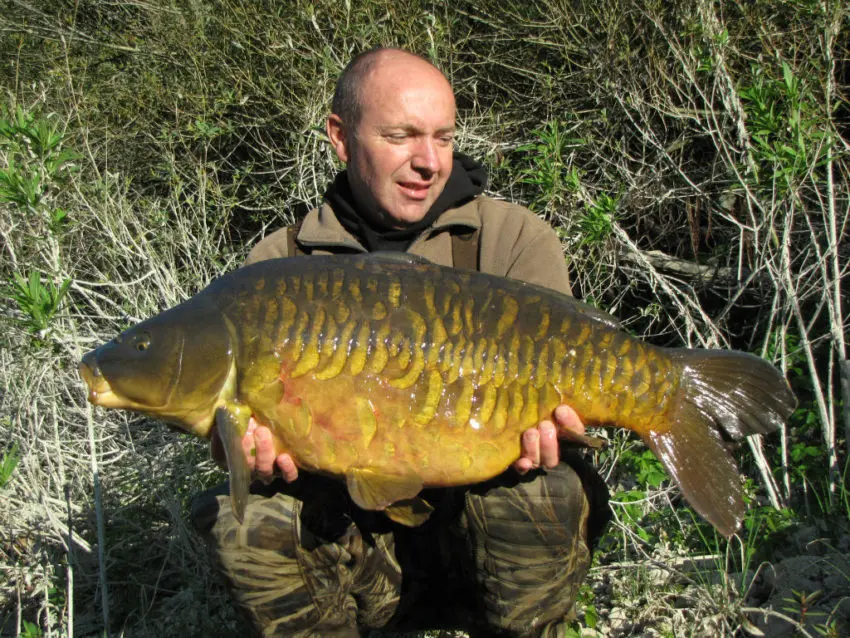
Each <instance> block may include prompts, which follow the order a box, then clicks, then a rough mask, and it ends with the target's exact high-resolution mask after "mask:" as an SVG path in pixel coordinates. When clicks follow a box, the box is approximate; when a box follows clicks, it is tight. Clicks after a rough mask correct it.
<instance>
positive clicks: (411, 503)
mask: <svg viewBox="0 0 850 638" xmlns="http://www.w3.org/2000/svg"><path fill="white" fill-rule="evenodd" d="M433 511H434V506H433V505H431V504H430V503H429V502H428V501H426V500H425V499H423V498H420V497H418V496H417V497H416V498H409V499H407V500H404V501H399V502H398V503H394V504H393V505H390V506H389V507H388V508H387V509H386V510H384V513H385V514H386V515H387V517H388V518H389V519H390V520H393V521H395V522H396V523H400V524H402V525H406V526H407V527H419V526H420V525H422V523H424V522H425V521H427V520H428V519H429V518H430V517H431V512H433Z"/></svg>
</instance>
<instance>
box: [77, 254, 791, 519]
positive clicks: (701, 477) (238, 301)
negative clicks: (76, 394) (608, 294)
mask: <svg viewBox="0 0 850 638" xmlns="http://www.w3.org/2000/svg"><path fill="white" fill-rule="evenodd" d="M142 343H143V344H144V347H138V346H139V344H142ZM175 361H177V362H179V365H178V366H175V364H174V362H175ZM80 371H81V374H82V375H83V378H84V379H85V380H86V383H87V384H88V385H89V388H90V395H89V397H90V400H91V401H92V402H93V403H97V404H100V405H103V406H106V407H115V408H123V409H131V410H137V411H141V412H145V413H148V414H151V415H155V416H159V417H160V418H163V419H165V420H168V421H171V422H172V423H176V424H177V425H179V426H180V427H182V428H184V429H186V430H188V431H190V432H193V433H195V434H198V435H200V436H207V435H209V433H210V431H211V428H212V427H213V425H215V427H216V428H217V430H218V433H219V436H220V437H221V439H222V441H223V443H224V446H225V449H226V451H227V459H228V466H229V468H230V472H231V498H232V500H233V503H234V512H235V513H237V516H239V515H240V514H241V511H242V508H243V507H244V503H245V500H246V499H247V489H248V487H247V486H248V483H249V478H250V471H249V470H248V469H247V462H246V459H245V457H244V452H243V451H242V447H241V439H242V436H243V435H244V432H245V430H246V428H247V423H248V419H249V418H250V416H251V415H254V416H255V418H256V419H257V420H258V421H259V422H260V423H261V424H263V425H267V426H268V427H269V428H270V429H271V431H272V438H273V444H274V447H275V451H276V453H277V452H281V451H286V452H289V453H290V454H291V456H292V457H293V460H294V461H295V463H296V464H297V465H298V466H299V467H300V468H302V469H303V470H306V471H314V472H320V473H324V474H330V475H333V476H338V477H340V478H343V479H344V480H345V481H346V484H347V486H348V490H349V493H350V494H351V497H352V499H353V500H354V502H355V503H356V504H358V505H359V506H361V507H364V508H367V509H375V510H385V511H386V512H387V514H388V515H389V516H390V517H391V518H393V519H394V520H396V521H399V522H401V523H404V524H407V525H416V524H420V523H421V522H422V521H423V520H424V518H426V517H427V512H428V508H427V507H425V506H424V504H422V503H421V502H420V501H421V499H420V498H419V497H418V496H417V495H418V493H419V491H420V490H421V489H422V488H423V487H425V486H432V487H433V486H448V485H462V484H468V483H475V482H478V481H482V480H484V479H487V478H490V477H492V476H495V475H497V474H498V473H500V472H502V471H504V469H505V468H507V467H508V466H509V465H510V463H512V462H513V461H514V460H515V459H516V458H517V457H518V455H519V454H520V439H521V435H522V432H523V431H524V430H525V429H527V428H529V427H532V426H534V425H535V424H537V423H538V422H539V421H540V420H541V419H544V418H548V417H550V416H551V414H552V411H553V410H554V408H555V407H556V406H558V405H559V404H562V403H567V404H569V405H570V406H572V407H573V409H575V410H576V412H577V413H578V414H579V416H580V418H581V419H582V420H583V422H584V423H585V424H586V425H611V426H615V427H621V428H627V429H630V430H633V431H634V432H636V433H637V434H638V435H640V436H641V438H642V439H643V441H644V442H645V443H646V444H647V445H648V446H649V447H650V449H652V450H653V451H654V452H655V453H656V455H657V456H658V457H659V459H660V460H661V462H662V463H663V464H664V466H665V468H666V469H667V470H668V472H669V473H670V475H671V476H672V477H673V479H674V480H676V481H677V482H678V484H679V485H680V487H681V488H682V491H683V493H684V495H685V496H686V498H687V499H688V500H689V501H690V502H691V504H692V505H693V506H694V507H695V508H696V509H697V511H699V512H700V513H701V514H702V515H703V516H705V517H706V518H707V519H708V520H709V521H710V522H712V523H713V524H714V525H715V526H716V527H717V528H718V529H719V530H720V531H721V532H722V533H724V534H731V533H733V532H734V531H735V529H737V527H738V525H739V524H740V521H741V519H742V517H743V510H744V504H743V500H742V498H741V488H740V480H739V476H738V473H737V468H736V466H735V463H734V460H733V459H732V457H731V456H730V455H729V453H728V451H727V450H726V448H725V447H724V445H723V440H724V439H726V438H731V439H740V438H742V437H744V436H746V435H750V434H755V433H766V432H769V431H772V430H774V429H776V428H777V427H778V426H779V425H780V424H781V423H782V422H783V421H785V420H787V418H788V416H789V415H790V413H791V411H792V410H793V407H794V405H795V399H794V397H793V394H792V393H791V392H790V390H789V389H788V385H787V383H786V382H785V380H784V378H783V377H782V375H781V374H780V373H779V372H778V371H777V370H776V369H775V368H773V367H772V366H771V365H770V364H768V363H767V362H765V361H764V360H762V359H759V358H758V357H755V356H753V355H748V354H745V353H740V352H726V351H699V350H687V349H666V348H657V347H655V346H652V345H650V344H646V343H644V342H641V341H639V340H637V339H634V338H632V337H631V336H629V335H627V334H626V333H624V332H622V331H620V330H619V326H618V324H617V323H616V321H615V320H614V319H613V318H611V317H610V316H608V315H606V314H605V313H602V312H600V311H598V310H595V309H593V308H591V307H589V306H586V305H584V304H581V303H580V302H577V301H575V300H574V299H572V298H569V297H565V296H563V295H560V294H558V293H556V292H553V291H551V290H547V289H544V288H540V287H538V286H533V285H529V284H524V283H522V282H518V281H512V280H509V279H505V278H501V277H496V276H493V275H486V274H482V273H474V272H469V271H456V270H452V269H449V268H444V267H441V266H436V265H434V264H430V263H428V262H425V261H424V260H420V259H417V258H412V257H409V256H393V257H389V256H381V255H370V256H334V257H318V256H312V257H305V258H291V259H282V260H272V261H268V262H262V263H259V264H255V265H252V266H249V267H246V268H242V269H240V270H238V271H236V272H234V273H231V274H230V275H227V276H225V277H223V278H221V279H220V280H218V281H217V282H214V283H213V284H211V285H210V286H208V287H207V288H206V289H205V290H203V291H202V292H200V293H199V294H198V295H196V296H195V297H193V298H192V299H190V300H188V301H186V302H184V303H183V304H181V305H179V306H177V307H175V308H172V309H170V310H168V311H166V312H164V313H162V314H160V315H157V316H156V317H153V318H151V319H149V320H147V321H145V322H142V323H141V324H139V325H137V326H134V327H133V328H131V329H129V330H128V331H126V332H125V333H124V334H123V335H122V336H121V338H120V339H116V340H114V341H112V342H109V343H107V344H104V345H103V346H101V347H100V348H98V349H96V350H94V351H92V352H90V353H88V354H87V355H86V356H85V357H84V358H83V362H82V363H81V366H80Z"/></svg>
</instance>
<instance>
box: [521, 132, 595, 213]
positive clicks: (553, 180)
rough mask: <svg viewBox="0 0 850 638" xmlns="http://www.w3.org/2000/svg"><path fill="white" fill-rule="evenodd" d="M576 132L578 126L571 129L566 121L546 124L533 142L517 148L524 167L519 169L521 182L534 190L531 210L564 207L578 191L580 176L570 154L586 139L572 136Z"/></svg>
mask: <svg viewBox="0 0 850 638" xmlns="http://www.w3.org/2000/svg"><path fill="white" fill-rule="evenodd" d="M575 129H576V126H575V125H573V126H572V127H571V128H570V125H569V124H568V123H566V122H558V121H551V122H547V123H546V125H545V126H544V127H543V128H542V129H539V130H535V131H532V133H531V135H532V136H533V137H534V138H536V139H535V141H534V142H531V143H529V144H523V145H522V146H520V147H518V148H517V151H518V152H520V153H522V154H523V161H522V163H523V164H524V166H523V167H522V168H520V169H519V181H520V183H522V184H529V185H531V186H533V187H534V192H533V196H532V199H531V202H530V204H529V207H530V208H531V209H532V210H539V211H545V210H547V209H548V208H551V207H558V206H561V205H562V204H563V203H564V201H565V199H566V197H567V195H569V194H574V193H576V192H577V191H578V189H579V186H580V185H581V175H580V172H579V169H578V168H576V167H575V166H574V165H573V164H572V161H571V158H570V157H569V155H570V153H571V152H572V151H574V150H575V149H577V148H580V147H581V146H582V145H583V144H584V140H583V139H582V138H580V137H573V136H571V135H569V133H571V132H572V131H574V130H575Z"/></svg>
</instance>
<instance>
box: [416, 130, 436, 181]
mask: <svg viewBox="0 0 850 638" xmlns="http://www.w3.org/2000/svg"><path fill="white" fill-rule="evenodd" d="M410 163H411V165H412V166H413V169H414V170H416V171H419V172H420V173H427V174H428V175H431V174H433V173H436V172H437V171H439V170H440V159H439V156H438V155H437V147H436V145H435V144H434V140H432V139H430V138H423V139H420V140H417V143H416V146H415V148H414V149H413V155H412V157H411V158H410Z"/></svg>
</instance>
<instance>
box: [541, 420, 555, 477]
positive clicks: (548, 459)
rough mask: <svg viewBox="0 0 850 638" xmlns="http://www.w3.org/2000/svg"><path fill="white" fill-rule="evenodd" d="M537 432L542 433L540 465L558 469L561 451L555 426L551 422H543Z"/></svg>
mask: <svg viewBox="0 0 850 638" xmlns="http://www.w3.org/2000/svg"><path fill="white" fill-rule="evenodd" d="M537 430H538V431H539V432H540V464H541V465H542V466H543V467H546V468H549V469H552V468H554V467H557V465H558V461H559V460H560V452H561V450H560V448H559V446H558V435H557V433H556V430H555V424H554V423H552V422H551V421H543V422H542V423H541V424H540V425H539V426H538V427H537Z"/></svg>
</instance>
